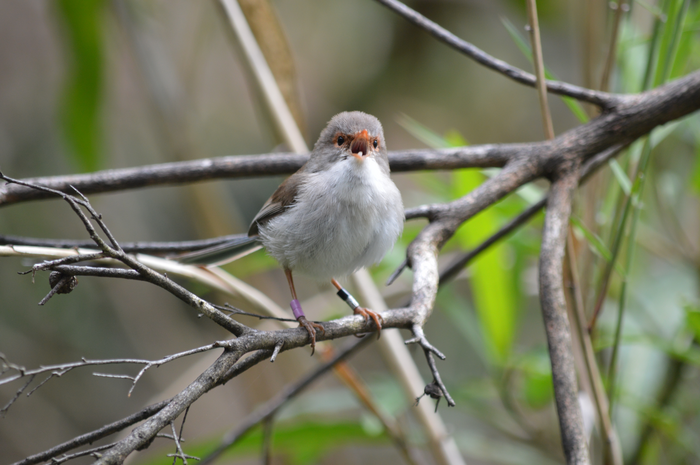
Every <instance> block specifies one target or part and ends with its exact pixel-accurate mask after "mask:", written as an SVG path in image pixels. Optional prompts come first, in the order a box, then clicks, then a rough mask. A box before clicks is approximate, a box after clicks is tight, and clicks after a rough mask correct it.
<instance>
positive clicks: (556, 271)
mask: <svg viewBox="0 0 700 465" xmlns="http://www.w3.org/2000/svg"><path fill="white" fill-rule="evenodd" d="M576 171H577V167H576V166H574V167H573V168H572V169H571V171H569V172H564V173H563V174H562V176H561V177H560V178H558V179H556V180H555V181H554V182H553V183H552V188H551V191H550V194H549V198H548V200H547V213H546V215H545V221H544V230H543V232H542V249H541V252H540V301H541V303H542V317H543V320H544V327H545V332H546V334H547V343H548V346H549V357H550V361H551V364H552V382H553V384H554V398H555V401H556V404H557V413H558V415H559V428H560V430H561V437H562V446H563V448H564V454H565V455H566V462H567V463H568V464H580V465H583V464H589V463H590V459H589V457H588V443H587V440H586V435H585V432H584V431H583V420H582V416H581V408H580V406H579V403H578V386H577V383H576V367H575V366H574V355H573V352H572V342H571V332H570V329H569V321H568V319H567V316H566V300H565V297H564V288H563V283H562V279H563V259H564V247H565V244H566V234H567V231H568V226H569V215H570V214H571V203H572V200H573V193H574V189H575V188H576V185H577V179H578V174H577V172H576Z"/></svg>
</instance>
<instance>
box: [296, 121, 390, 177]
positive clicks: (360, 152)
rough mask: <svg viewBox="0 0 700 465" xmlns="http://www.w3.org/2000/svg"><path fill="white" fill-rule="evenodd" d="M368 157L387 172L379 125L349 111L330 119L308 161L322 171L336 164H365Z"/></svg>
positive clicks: (381, 131) (382, 135) (381, 132)
mask: <svg viewBox="0 0 700 465" xmlns="http://www.w3.org/2000/svg"><path fill="white" fill-rule="evenodd" d="M368 158H374V159H375V160H376V161H377V163H379V164H380V166H382V167H383V168H384V169H386V171H387V172H388V170H389V163H388V159H387V150H386V145H385V143H384V131H383V130H382V124H381V123H380V122H379V120H378V119H377V118H375V117H374V116H372V115H368V114H367V113H363V112H361V111H351V112H343V113H339V114H337V115H335V116H334V117H333V118H331V120H330V121H329V122H328V124H327V125H326V128H325V129H324V130H323V131H322V132H321V135H320V137H319V138H318V141H317V142H316V145H314V150H313V152H312V154H311V160H309V162H310V163H311V164H312V165H316V167H318V169H322V167H323V166H327V165H328V164H331V163H334V162H337V161H345V160H348V162H355V163H364V162H365V160H367V159H368ZM312 169H313V167H312Z"/></svg>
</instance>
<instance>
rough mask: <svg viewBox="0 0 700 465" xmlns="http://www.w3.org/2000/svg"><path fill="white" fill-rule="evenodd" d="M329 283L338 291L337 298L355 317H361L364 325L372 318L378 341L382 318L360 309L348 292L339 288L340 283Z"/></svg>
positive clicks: (333, 281) (377, 314)
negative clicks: (375, 326) (346, 305)
mask: <svg viewBox="0 0 700 465" xmlns="http://www.w3.org/2000/svg"><path fill="white" fill-rule="evenodd" d="M331 283H332V284H333V286H335V288H336V289H338V297H340V298H341V299H343V300H344V301H345V303H346V304H348V307H350V308H351V309H352V311H353V313H355V315H362V317H363V318H364V319H365V323H366V322H367V321H369V319H370V317H371V318H372V320H373V321H374V324H375V325H377V339H379V336H381V335H382V323H383V322H384V318H382V316H381V315H380V314H379V313H377V312H373V311H372V310H369V309H367V308H364V307H360V304H359V303H357V300H355V298H354V297H353V296H352V295H351V294H350V293H349V292H348V291H346V290H345V289H344V288H343V286H341V285H340V283H339V282H338V281H336V280H335V278H333V279H331Z"/></svg>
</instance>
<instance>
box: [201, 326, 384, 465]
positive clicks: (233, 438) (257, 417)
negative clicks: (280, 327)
mask: <svg viewBox="0 0 700 465" xmlns="http://www.w3.org/2000/svg"><path fill="white" fill-rule="evenodd" d="M372 340H373V338H370V337H364V338H362V339H360V340H357V341H353V342H352V343H351V344H349V345H348V346H346V347H345V348H344V349H342V350H339V351H338V352H337V353H336V354H335V355H334V356H333V358H331V359H329V360H327V361H326V362H324V363H323V364H321V365H319V366H318V367H316V368H314V369H313V370H312V371H310V372H309V373H307V374H306V375H305V376H303V377H302V378H301V379H299V380H298V381H296V382H295V383H293V384H289V385H287V386H286V387H285V388H284V390H282V391H280V392H279V393H278V394H277V395H276V396H275V397H273V398H272V399H270V400H268V401H267V402H265V404H264V405H262V406H261V407H258V408H257V409H256V410H255V412H253V413H252V414H250V415H249V416H248V417H247V418H245V419H244V420H243V421H242V422H241V423H240V424H239V425H238V426H237V427H236V429H235V430H232V431H230V432H229V433H227V434H226V435H225V436H224V438H223V439H222V441H221V443H220V444H219V445H218V446H217V447H216V449H215V450H214V451H212V452H211V453H210V454H209V455H207V456H206V457H204V459H203V460H202V462H201V465H206V464H211V463H213V461H214V460H215V459H216V458H217V457H219V456H220V455H221V454H222V453H223V452H225V451H226V449H228V448H229V447H231V446H232V445H233V444H235V443H236V442H237V441H238V440H239V439H240V438H241V437H242V436H243V435H244V434H246V433H247V432H248V431H250V429H251V428H253V427H254V426H255V425H257V424H258V423H260V422H261V421H264V420H265V419H267V418H270V417H271V416H273V415H274V414H275V413H276V412H277V411H278V410H279V409H280V408H281V407H282V406H283V405H285V404H286V403H287V402H289V401H290V400H291V399H293V398H294V397H296V395H297V394H299V393H300V392H301V391H303V390H304V389H306V388H307V387H308V386H310V385H311V384H312V383H313V382H314V381H316V380H317V379H319V378H320V377H321V376H323V375H324V374H325V373H327V372H328V371H329V370H330V369H331V368H332V367H333V366H334V365H335V364H336V363H338V362H340V361H341V360H344V359H346V358H347V357H348V356H350V355H351V354H352V353H354V352H355V351H357V350H359V349H360V348H362V347H364V346H365V345H367V344H369V343H370V342H371V341H372Z"/></svg>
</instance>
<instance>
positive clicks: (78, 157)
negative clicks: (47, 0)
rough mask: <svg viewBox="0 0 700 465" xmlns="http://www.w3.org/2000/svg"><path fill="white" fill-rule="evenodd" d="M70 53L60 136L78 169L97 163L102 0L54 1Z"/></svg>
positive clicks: (93, 166)
mask: <svg viewBox="0 0 700 465" xmlns="http://www.w3.org/2000/svg"><path fill="white" fill-rule="evenodd" d="M54 4H55V5H56V9H57V13H58V17H59V18H60V20H61V21H62V23H63V26H64V30H65V39H66V40H65V43H66V48H67V50H68V54H69V55H70V60H69V65H68V70H67V78H66V82H65V87H64V89H63V98H62V105H61V107H62V108H61V119H62V124H63V130H64V135H65V138H66V141H67V143H68V145H69V146H70V148H71V150H70V153H71V155H72V156H73V161H74V162H75V164H76V166H77V167H78V169H80V170H81V171H94V170H97V169H98V168H99V166H100V142H101V135H102V131H101V128H100V114H99V110H100V102H101V97H102V87H103V74H104V73H103V69H104V58H103V37H102V31H103V30H104V27H105V24H104V15H103V14H102V13H103V11H102V10H103V6H104V0H83V1H81V2H76V1H72V0H57V1H56V2H55V3H54Z"/></svg>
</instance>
